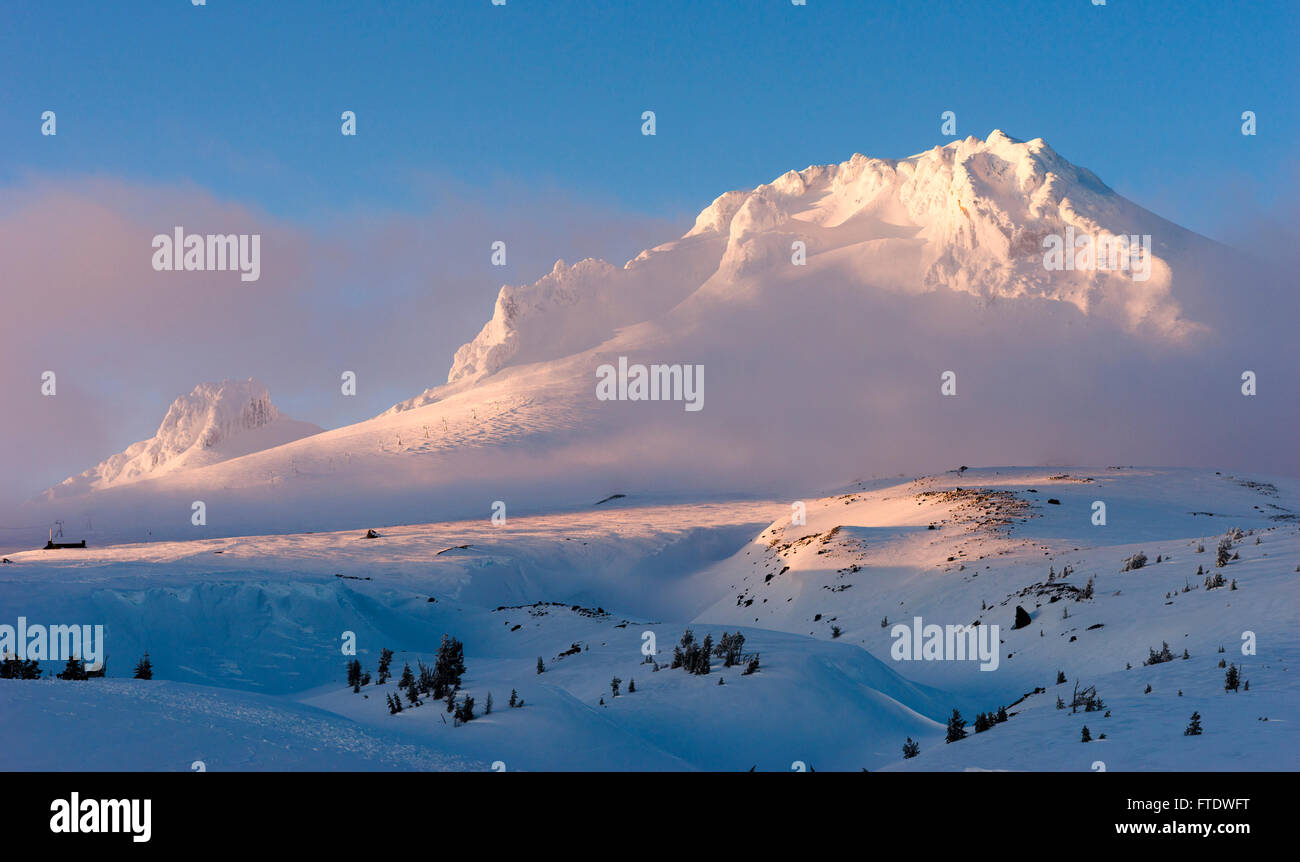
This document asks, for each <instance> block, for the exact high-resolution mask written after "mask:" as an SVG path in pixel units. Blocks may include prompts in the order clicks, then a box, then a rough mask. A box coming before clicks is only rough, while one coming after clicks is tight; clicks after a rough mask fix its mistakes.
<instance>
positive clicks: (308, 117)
mask: <svg viewBox="0 0 1300 862" xmlns="http://www.w3.org/2000/svg"><path fill="white" fill-rule="evenodd" d="M6 7H7V8H6V11H5V17H6V21H5V28H4V35H3V36H0V45H3V51H0V75H2V76H3V80H4V81H5V82H6V86H5V87H4V88H2V89H0V139H3V141H4V147H3V148H0V184H11V183H14V182H17V181H22V180H23V179H24V178H25V177H28V176H30V175H32V174H37V175H55V176H70V177H71V176H78V175H83V174H97V175H108V176H112V177H119V178H126V179H130V180H133V181H145V182H152V183H193V184H195V185H197V186H199V187H202V188H204V189H207V190H209V191H211V192H212V193H213V194H215V195H217V196H218V197H222V198H228V199H232V200H236V201H239V202H241V203H242V204H245V205H249V206H255V207H259V208H261V209H263V210H265V211H266V212H268V213H270V214H272V215H274V216H276V217H279V218H286V219H291V220H295V221H299V222H303V223H307V224H311V223H314V222H329V221H335V220H338V219H346V218H347V217H349V214H351V213H356V212H366V211H376V210H378V211H390V210H396V211H402V210H404V209H408V208H409V209H414V208H419V207H427V206H429V205H430V202H431V201H432V202H433V204H434V205H436V202H437V200H438V196H439V194H440V190H441V189H442V188H443V187H444V185H445V184H446V183H455V184H457V185H458V186H461V187H467V188H469V189H471V190H473V189H476V188H481V189H483V190H485V193H487V192H488V191H489V190H491V189H492V188H493V187H494V186H496V187H500V186H501V185H502V184H506V185H510V184H529V185H545V186H547V187H554V188H559V189H564V190H566V191H568V192H570V193H572V194H574V195H577V196H580V197H582V198H583V199H586V200H590V201H593V202H596V203H599V204H601V205H607V206H611V207H617V208H619V209H623V210H627V211H631V212H636V213H641V214H644V215H647V216H653V217H657V218H666V219H672V220H674V221H681V220H683V219H689V218H690V217H691V216H692V215H693V214H694V213H695V212H696V211H698V210H699V209H700V208H702V207H703V206H704V205H705V204H707V202H708V201H709V200H711V199H712V198H713V197H714V196H716V195H717V194H719V193H721V192H722V191H725V190H727V189H730V188H734V187H744V186H753V185H756V184H757V183H760V182H764V181H767V180H770V179H772V178H774V177H775V176H777V175H779V174H780V173H782V172H784V171H786V170H788V169H790V168H799V167H804V166H806V165H808V164H812V163H822V162H831V161H840V160H843V159H845V158H847V157H848V156H849V155H851V154H852V153H853V152H855V151H860V152H864V153H867V154H868V155H874V156H886V157H902V156H906V155H909V154H911V153H913V152H917V151H920V150H923V149H926V148H928V147H930V146H933V145H935V144H937V143H943V142H945V140H946V139H944V138H942V137H941V135H940V131H939V126H940V119H939V115H940V113H941V112H942V111H944V110H953V111H955V112H956V113H957V118H958V132H959V134H961V135H963V136H964V135H966V134H977V135H980V136H983V135H985V134H987V133H988V132H989V131H990V130H991V129H993V128H1002V129H1004V130H1005V131H1007V132H1008V133H1010V134H1012V135H1014V136H1017V137H1022V138H1031V137H1038V136H1041V137H1044V138H1046V139H1047V141H1048V142H1049V143H1050V144H1052V146H1053V147H1054V148H1055V149H1057V150H1058V151H1059V152H1061V153H1062V154H1063V155H1065V156H1066V157H1067V158H1069V159H1071V160H1072V161H1074V162H1076V163H1077V164H1081V165H1084V166H1087V167H1089V168H1091V169H1093V170H1094V171H1095V172H1097V173H1098V174H1099V175H1100V176H1101V177H1102V178H1103V179H1104V180H1106V181H1107V182H1108V183H1109V184H1110V185H1112V186H1113V187H1114V188H1116V189H1118V190H1119V191H1121V192H1122V193H1125V194H1127V195H1128V196H1130V197H1133V198H1134V199H1136V200H1137V201H1138V202H1140V203H1142V204H1144V205H1146V206H1148V207H1149V208H1151V209H1154V210H1156V211H1158V212H1160V213H1161V214H1162V215H1165V216H1167V217H1169V218H1171V219H1173V220H1175V221H1178V222H1180V223H1182V224H1184V225H1186V226H1188V227H1192V228H1194V229H1197V230H1201V231H1203V232H1207V233H1210V234H1211V235H1215V234H1219V233H1221V232H1222V231H1223V230H1224V228H1225V225H1224V223H1223V222H1224V221H1225V219H1226V218H1228V217H1227V216H1225V215H1224V210H1225V206H1226V205H1227V204H1228V203H1232V204H1233V205H1234V206H1233V209H1234V210H1235V209H1237V208H1239V207H1241V206H1246V207H1249V206H1252V205H1256V204H1259V205H1263V204H1265V203H1267V202H1268V200H1269V198H1270V196H1271V195H1273V194H1275V193H1276V190H1277V189H1278V188H1279V187H1280V183H1279V179H1278V178H1279V176H1288V175H1290V176H1293V170H1294V169H1293V164H1294V159H1293V158H1292V155H1291V154H1292V147H1293V145H1294V141H1295V140H1296V138H1297V135H1296V132H1297V119H1296V116H1295V105H1296V101H1297V100H1296V92H1295V90H1296V87H1295V84H1296V81H1297V66H1296V51H1295V50H1294V44H1295V40H1296V38H1297V35H1300V34H1298V32H1297V31H1298V30H1300V28H1298V27H1297V23H1298V22H1300V12H1298V11H1297V9H1298V8H1300V4H1296V3H1294V2H1251V3H1225V2H1208V0H1179V2H1138V0H1110V2H1109V3H1108V4H1107V5H1106V6H1094V5H1092V2H1091V0H1037V2H921V0H911V2H876V0H873V2H847V0H808V4H807V5H806V6H804V7H795V6H792V5H791V4H790V3H789V2H787V0H750V2H743V3H742V2H729V0H717V2H699V0H695V2H685V0H657V2H650V0H644V2H625V3H605V2H590V0H587V2H570V0H546V2H543V0H509V2H508V3H507V5H506V6H504V7H494V6H492V5H491V3H490V0H444V2H365V3H361V2H351V3H343V2H320V0H313V2H298V0H276V2H261V3H255V2H240V0H209V2H208V5H207V6H205V7H194V6H192V5H191V4H190V3H189V2H188V0H150V2H116V3H105V2H60V3H57V4H48V3H20V2H12V0H10V2H8V3H6ZM47 109H52V110H55V111H56V112H57V114H58V123H59V126H58V131H59V133H58V136H57V140H51V139H48V138H43V137H42V136H40V135H39V134H38V129H39V116H40V114H41V112H42V111H44V110H47ZM345 109H350V110H354V111H356V112H357V115H358V119H359V134H358V135H357V137H355V138H345V137H343V136H342V135H340V134H339V122H340V121H339V114H340V113H341V112H342V111H343V110H345ZM647 109H649V110H654V111H656V113H657V116H658V134H657V135H656V136H655V137H653V138H648V137H643V136H642V135H641V134H640V124H641V121H640V114H641V112H642V111H643V110H647ZM1243 110H1253V111H1255V112H1256V113H1257V115H1258V117H1259V120H1258V122H1259V134H1258V135H1257V136H1255V137H1250V138H1248V137H1243V136H1242V135H1241V134H1240V119H1239V117H1240V115H1241V112H1242V111H1243Z"/></svg>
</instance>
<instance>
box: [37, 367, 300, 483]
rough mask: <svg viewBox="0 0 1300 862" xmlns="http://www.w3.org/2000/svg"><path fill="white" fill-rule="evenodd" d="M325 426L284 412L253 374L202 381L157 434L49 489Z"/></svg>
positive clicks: (198, 459)
mask: <svg viewBox="0 0 1300 862" xmlns="http://www.w3.org/2000/svg"><path fill="white" fill-rule="evenodd" d="M320 431H321V429H320V428H319V427H317V426H316V425H312V424H311V423H308V422H299V421H297V420H295V419H290V418H289V417H287V416H284V415H283V414H281V413H280V411H279V410H278V409H277V408H276V406H275V405H274V404H273V403H271V394H270V392H269V391H268V390H267V388H266V385H265V384H264V383H261V382H259V381H257V380H255V379H253V378H251V377H250V378H249V379H248V380H243V381H239V380H224V381H222V382H220V383H200V384H199V385H198V386H195V387H194V390H193V391H192V392H190V393H189V394H188V395H182V396H180V397H179V398H177V399H176V400H175V401H173V402H172V405H171V407H169V408H168V410H167V415H166V416H164V417H163V421H162V424H161V425H159V426H158V433H156V434H155V435H154V436H153V437H150V438H149V439H148V440H141V441H140V442H138V443H133V444H132V445H130V446H128V447H127V448H126V450H125V451H124V452H119V453H118V454H116V455H113V456H112V457H110V458H107V459H106V460H104V461H103V462H101V463H100V464H98V465H97V466H95V467H92V468H90V469H89V470H86V471H85V472H84V473H81V474H79V475H77V476H72V477H70V478H68V479H65V480H64V481H63V482H61V483H60V484H59V485H57V486H55V487H54V488H51V489H50V490H49V491H48V492H46V493H47V494H48V495H50V496H65V495H68V494H76V493H81V492H84V491H88V490H94V489H99V488H106V487H109V486H112V485H119V484H123V483H127V482H131V481H134V480H136V479H142V478H146V477H149V476H154V475H158V474H161V473H168V472H172V471H174V470H180V469H183V468H190V467H202V466H206V465H208V464H216V463H218V462H220V461H226V460H228V459H230V458H237V457H239V456H241V455H247V454H248V453H250V452H257V451H261V450H263V449H269V448H272V447H274V446H279V445H281V444H284V443H288V442H291V441H293V440H298V439H300V438H302V437H307V436H309V435H312V434H316V433H319V432H320Z"/></svg>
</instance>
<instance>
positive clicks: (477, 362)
mask: <svg viewBox="0 0 1300 862" xmlns="http://www.w3.org/2000/svg"><path fill="white" fill-rule="evenodd" d="M1203 242H1204V240H1203V239H1202V238H1200V237H1198V236H1196V235H1195V234H1192V233H1191V232H1189V231H1187V230H1185V229H1183V228H1181V227H1178V226H1177V225H1175V224H1173V223H1171V222H1168V221H1166V220H1164V219H1162V218H1160V217H1159V216H1156V215H1154V214H1153V213H1150V212H1148V211H1147V210H1145V209H1143V208H1141V207H1139V206H1137V205H1136V204H1134V203H1132V202H1131V201H1129V200H1127V199H1125V198H1124V197H1122V196H1120V195H1119V194H1117V193H1116V192H1115V191H1113V190H1112V189H1110V188H1109V187H1108V186H1107V185H1106V184H1105V183H1103V182H1102V181H1101V180H1100V179H1099V178H1098V177H1097V176H1096V175H1095V174H1093V173H1092V172H1091V171H1089V170H1087V169H1086V168H1082V167H1078V166H1076V165H1073V164H1071V163H1070V162H1069V161H1068V160H1066V159H1065V158H1063V157H1061V156H1060V155H1058V154H1057V153H1056V152H1055V151H1054V150H1053V149H1052V148H1051V147H1050V146H1048V145H1047V143H1046V142H1044V141H1043V140H1042V139H1041V138H1034V139H1033V140H1030V141H1020V140H1017V139H1015V138H1012V137H1010V136H1009V135H1006V134H1004V133H1003V132H1001V131H999V130H994V131H993V132H991V133H990V134H989V136H988V137H987V138H986V139H982V140H981V139H980V138H977V137H974V136H972V137H968V138H965V139H964V140H957V141H953V142H952V143H949V144H947V145H945V146H936V147H934V148H933V149H930V150H927V151H925V152H923V153H919V154H917V155H914V156H911V157H909V158H905V159H899V160H895V159H879V158H869V157H867V156H864V155H862V154H860V153H859V154H855V155H854V156H852V157H851V158H850V159H849V160H847V161H845V162H841V163H839V164H830V165H814V166H811V167H808V168H805V169H803V170H801V171H795V170H792V171H788V172H786V173H784V174H782V175H781V176H780V177H777V178H776V179H775V180H773V181H772V182H770V183H765V184H763V185H760V186H758V187H756V188H753V189H748V190H738V191H729V192H726V193H725V194H722V195H720V196H719V197H718V198H717V199H715V200H714V201H713V203H711V204H710V205H709V206H707V207H706V208H705V209H704V210H703V211H702V212H701V213H700V214H699V216H698V217H697V218H696V220H695V225H694V227H692V228H691V230H690V231H688V232H687V233H686V234H685V235H684V236H683V237H682V238H681V239H680V240H678V241H676V242H671V243H668V244H665V245H662V246H659V247H657V248H654V249H650V250H647V251H644V252H642V253H641V254H640V255H638V256H637V258H636V259H634V260H632V261H629V262H628V263H627V264H626V265H625V266H624V267H623V268H622V269H619V268H617V267H614V266H612V265H610V264H609V263H606V262H605V261H600V260H591V259H589V260H584V261H581V262H579V263H577V264H576V265H573V266H568V265H566V264H565V263H564V261H558V262H557V263H556V265H555V268H554V270H553V271H552V272H550V273H549V274H547V275H546V276H544V277H542V278H541V279H539V280H538V281H536V282H534V283H533V284H531V285H524V286H518V287H516V286H510V285H506V286H504V287H502V288H501V290H500V293H499V295H498V297H497V301H496V306H495V308H494V310H493V315H492V319H491V320H490V321H488V323H487V324H486V325H484V327H483V329H482V331H480V332H479V334H478V335H477V336H476V337H475V338H474V340H473V341H471V342H469V343H468V344H465V345H464V346H462V347H461V348H460V349H459V350H458V351H457V352H456V356H455V360H454V362H453V364H452V367H451V370H450V372H449V374H448V377H447V382H448V383H455V382H457V381H460V380H463V379H467V378H468V379H475V378H478V377H482V376H484V375H487V374H492V373H495V372H496V371H498V370H500V369H501V368H503V367H505V366H506V365H518V364H524V363H528V362H536V361H543V360H547V359H555V358H558V357H560V356H565V355H569V354H571V353H573V352H577V351H578V350H582V349H586V348H590V347H593V346H595V345H597V344H599V343H601V342H602V341H604V340H605V339H606V338H608V337H609V335H610V334H611V333H612V332H613V331H614V330H615V329H617V328H619V327H624V326H628V325H632V324H636V323H640V322H642V321H645V320H647V319H650V318H651V317H653V316H656V315H658V314H661V313H663V312H666V311H668V310H669V309H672V308H673V307H674V306H677V305H678V304H679V303H681V302H682V301H683V300H685V299H687V298H688V297H691V296H692V295H693V294H700V295H701V296H717V295H719V294H723V293H726V292H727V290H728V289H729V288H734V286H735V284H736V283H737V282H739V281H745V280H750V279H752V280H758V281H764V280H766V281H771V280H784V279H788V278H799V279H801V280H805V279H812V278H820V277H823V276H827V275H829V276H832V277H834V278H835V279H837V280H838V281H839V282H840V283H843V284H847V285H852V286H856V287H860V288H862V289H864V290H866V289H876V290H890V291H896V292H903V293H908V294H919V293H928V292H933V291H938V290H945V289H946V290H952V291H959V292H963V293H968V294H973V295H975V296H977V297H980V298H982V299H984V300H988V301H995V300H1016V299H1026V300H1046V301H1055V302H1060V303H1068V304H1069V305H1072V306H1074V307H1075V308H1077V309H1078V310H1079V311H1080V312H1082V313H1083V314H1085V315H1089V316H1097V317H1099V318H1102V319H1105V320H1108V321H1109V322H1111V323H1113V324H1115V325H1117V326H1119V327H1120V328H1121V329H1122V330H1125V331H1128V332H1135V331H1137V330H1138V329H1139V328H1141V329H1142V330H1143V331H1145V332H1148V333H1150V334H1151V335H1154V336H1156V337H1159V338H1161V339H1165V340H1169V341H1178V340H1182V339H1185V338H1187V337H1188V336H1191V335H1193V334H1195V333H1197V332H1199V331H1202V330H1203V327H1201V326H1200V325H1199V324H1196V323H1192V322H1190V321H1188V320H1185V319H1184V318H1183V316H1182V307H1181V305H1180V303H1179V302H1178V301H1177V300H1176V299H1175V297H1174V295H1173V292H1172V287H1173V271H1172V268H1171V259H1172V258H1176V257H1177V256H1178V255H1179V253H1180V252H1181V251H1183V250H1184V249H1186V248H1188V247H1190V246H1194V245H1197V244H1199V243H1203ZM797 243H802V245H801V246H798V245H796V244H797ZM1112 248H1113V249H1114V253H1110V252H1111V249H1112ZM1054 249H1056V250H1058V253H1057V258H1056V261H1055V265H1054V262H1053V260H1052V252H1053V250H1054ZM1130 252H1131V255H1130ZM793 266H801V267H803V268H802V269H801V270H793V269H792V267H793ZM419 403H421V402H420V401H419V400H418V399H417V400H416V401H415V402H412V403H408V404H407V405H402V406H407V407H409V406H418V404H419Z"/></svg>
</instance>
